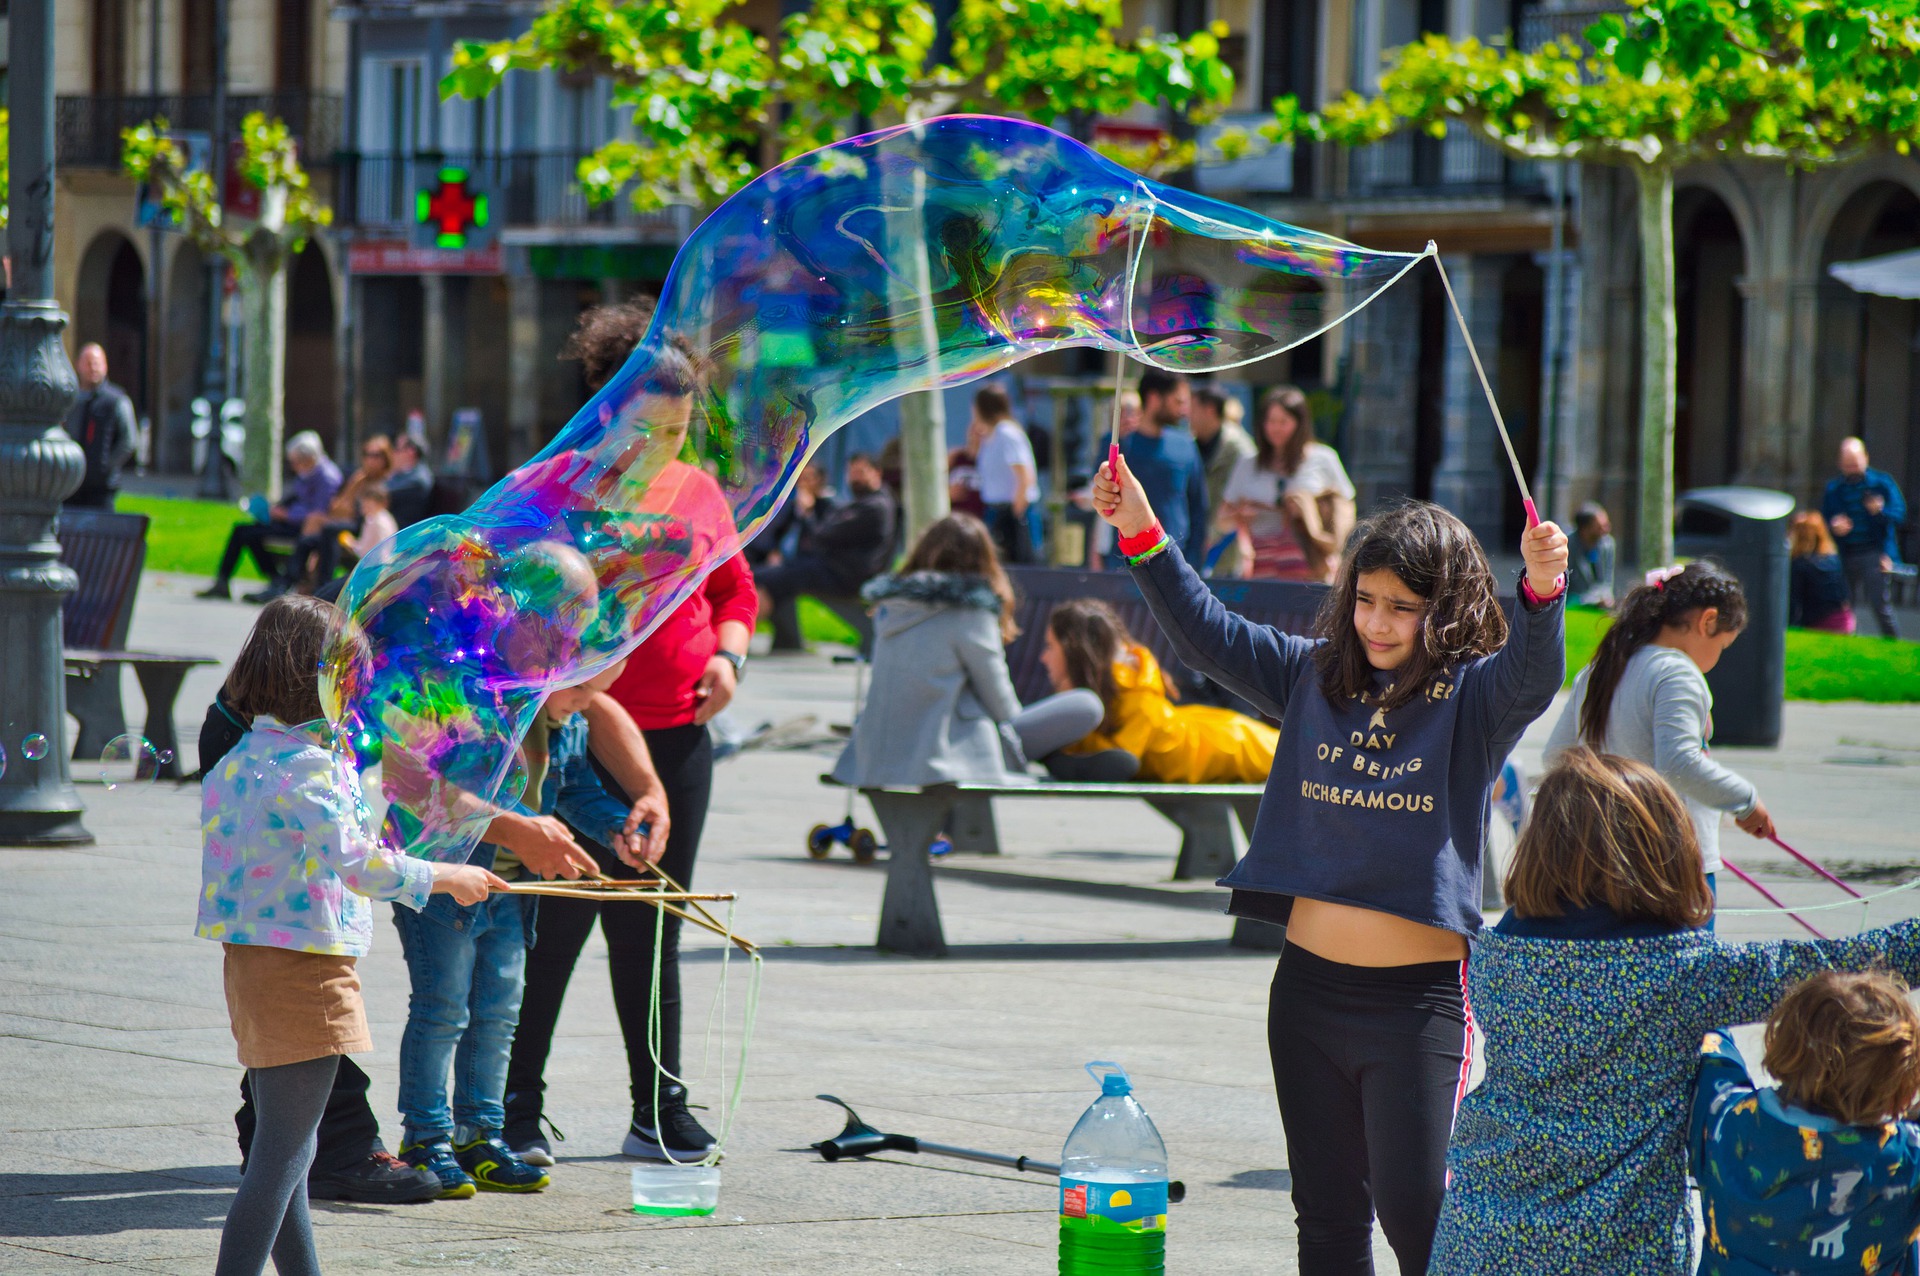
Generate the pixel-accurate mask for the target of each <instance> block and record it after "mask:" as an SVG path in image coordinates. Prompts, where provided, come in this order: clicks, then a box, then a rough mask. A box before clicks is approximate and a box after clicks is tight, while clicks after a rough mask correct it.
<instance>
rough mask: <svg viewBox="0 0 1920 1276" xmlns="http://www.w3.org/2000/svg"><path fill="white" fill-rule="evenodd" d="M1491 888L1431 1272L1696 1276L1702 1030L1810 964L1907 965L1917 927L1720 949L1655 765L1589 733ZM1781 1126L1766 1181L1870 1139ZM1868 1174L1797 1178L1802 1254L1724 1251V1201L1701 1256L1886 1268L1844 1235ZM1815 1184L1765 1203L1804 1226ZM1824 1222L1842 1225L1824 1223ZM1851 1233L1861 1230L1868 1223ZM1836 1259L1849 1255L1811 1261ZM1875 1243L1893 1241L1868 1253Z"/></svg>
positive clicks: (1906, 970)
mask: <svg viewBox="0 0 1920 1276" xmlns="http://www.w3.org/2000/svg"><path fill="white" fill-rule="evenodd" d="M1506 885H1507V891H1506V893H1507V898H1508V899H1509V900H1511V901H1512V904H1513V907H1512V909H1511V911H1509V912H1508V913H1507V915H1506V916H1505V917H1503V918H1502V919H1501V920H1500V922H1499V924H1498V925H1496V926H1493V927H1490V928H1489V929H1487V930H1483V931H1482V932H1480V936H1479V938H1478V940H1477V941H1476V942H1475V944H1474V950H1473V960H1472V961H1471V962H1470V963H1468V966H1467V988H1468V994H1469V997H1470V999H1471V1003H1472V1006H1473V1015H1474V1019H1475V1020H1476V1021H1477V1022H1478V1023H1479V1024H1480V1026H1481V1027H1482V1028H1483V1029H1484V1030H1485V1032H1486V1035H1487V1051H1486V1063H1487V1069H1486V1076H1485V1078H1484V1079H1483V1080H1482V1081H1481V1082H1480V1085H1479V1086H1478V1087H1477V1088H1475V1089H1474V1090H1473V1091H1472V1092H1471V1093H1470V1094H1468V1095H1467V1097H1466V1098H1465V1100H1463V1101H1462V1102H1461V1104H1460V1116H1459V1119H1458V1121H1456V1122H1455V1124H1454V1127H1453V1141H1452V1145H1451V1146H1450V1147H1449V1148H1448V1149H1447V1169H1448V1171H1449V1174H1450V1179H1449V1182H1448V1185H1447V1193H1446V1200H1445V1204H1444V1206H1443V1208H1442V1211H1441V1217H1440V1228H1439V1232H1438V1235H1437V1236H1436V1238H1435V1243H1434V1257H1433V1262H1432V1264H1431V1265H1430V1266H1429V1267H1428V1273H1429V1276H1483V1274H1484V1273H1499V1276H1526V1274H1527V1273H1538V1274H1539V1276H1566V1274H1567V1273H1580V1274H1581V1276H1585V1274H1586V1273H1589V1272H1592V1273H1605V1274H1606V1276H1690V1274H1691V1273H1692V1272H1693V1271H1694V1254H1693V1253H1692V1252H1691V1245H1690V1241H1691V1238H1692V1233H1693V1228H1692V1221H1691V1216H1690V1209H1689V1202H1688V1193H1687V1184H1686V1178H1687V1134H1688V1130H1689V1118H1690V1117H1691V1116H1692V1110H1693V1107H1694V1104H1695V1079H1696V1077H1697V1076H1698V1075H1699V1071H1700V1041H1701V1038H1702V1037H1703V1036H1708V1034H1710V1033H1711V1034H1712V1036H1711V1037H1710V1038H1709V1040H1710V1042H1713V1043H1714V1048H1715V1049H1718V1048H1719V1044H1718V1043H1720V1042H1723V1041H1725V1039H1726V1034H1725V1032H1724V1031H1722V1032H1714V1031H1713V1030H1714V1029H1715V1028H1717V1027H1718V1026H1719V1025H1721V1024H1730V1023H1752V1022H1754V1021H1755V1020H1758V1019H1760V1018H1763V1017H1764V1016H1766V1015H1767V1014H1768V1013H1770V1012H1771V1011H1772V1010H1773V1008H1774V1007H1775V1005H1777V1004H1779V1003H1780V1002H1781V1001H1783V1000H1785V999H1787V998H1788V996H1789V994H1790V993H1792V992H1793V990H1794V989H1795V987H1796V986H1798V985H1799V984H1800V983H1801V981H1803V980H1805V979H1807V978H1808V977H1809V976H1814V975H1819V974H1821V972H1823V971H1828V970H1835V969H1838V970H1874V969H1878V968H1891V969H1893V970H1896V971H1898V972H1900V973H1901V974H1902V975H1904V976H1905V977H1907V978H1909V979H1911V978H1916V977H1920V921H1912V920H1909V921H1902V922H1896V923H1894V924H1893V925H1891V926H1888V927H1885V928H1883V929H1879V930H1870V931H1863V932H1861V933H1860V934H1857V935H1851V936H1848V937H1847V938H1844V939H1812V940H1789V939H1778V940H1765V941H1761V942H1756V943H1746V944H1726V943H1721V942H1720V941H1719V940H1717V939H1715V938H1714V936H1713V934H1712V933H1711V932H1710V931H1708V930H1707V929H1706V922H1707V919H1708V918H1709V917H1710V916H1711V915H1712V907H1713V898H1712V896H1711V895H1710V894H1709V893H1708V891H1707V882H1706V872H1705V869H1704V868H1703V866H1702V864H1701V858H1700V843H1699V840H1698V838H1697V836H1696V834H1695V832H1694V822H1693V818H1692V816H1691V814H1690V812H1689V811H1688V809H1687V806H1686V804H1685V803H1683V802H1682V801H1681V799H1680V796H1679V794H1677V793H1676V792H1674V790H1673V788H1672V786H1671V785H1669V784H1668V783H1667V782H1666V781H1665V780H1663V779H1662V778H1661V777H1660V776H1659V775H1658V774H1657V773H1656V772H1654V770H1653V769H1652V768H1651V767H1647V766H1644V765H1642V764H1640V763H1638V762H1634V761H1632V760H1631V759H1628V758H1623V757H1619V756H1616V755H1608V754H1597V753H1594V752H1592V751H1590V750H1587V749H1584V748H1573V749H1569V750H1567V751H1566V753H1564V754H1563V755H1562V757H1561V760H1560V762H1559V763H1558V765H1556V766H1555V767H1554V768H1553V769H1551V770H1549V771H1548V772H1547V774H1546V775H1545V777H1543V778H1542V780H1541V782H1540V790H1539V792H1538V794H1537V795H1536V796H1535V797H1534V801H1533V813H1532V815H1531V817H1530V818H1529V820H1528V823H1527V826H1526V828H1525V829H1524V830H1522V832H1521V834H1520V840H1519V842H1518V843H1517V844H1516V845H1515V846H1514V851H1513V864H1512V867H1511V869H1510V871H1509V872H1508V875H1507V883H1506ZM1735 1057H1736V1058H1737V1056H1735ZM1703 1084H1706V1083H1703ZM1709 1088H1710V1087H1709ZM1909 1093H1910V1092H1909ZM1769 1101H1772V1100H1771V1099H1769ZM1904 1101H1905V1100H1904V1099H1903V1100H1902V1102H1903V1103H1904ZM1758 1102H1759V1100H1757V1099H1753V1098H1752V1096H1747V1097H1746V1098H1744V1099H1742V1098H1736V1099H1734V1100H1733V1101H1732V1102H1730V1103H1728V1104H1725V1105H1723V1106H1724V1107H1725V1108H1726V1109H1727V1110H1728V1111H1727V1112H1726V1113H1721V1114H1720V1115H1724V1116H1727V1117H1728V1119H1747V1116H1748V1115H1749V1114H1750V1113H1751V1112H1752V1111H1754V1110H1756V1109H1755V1104H1756V1103H1758ZM1803 1127H1804V1128H1805V1129H1806V1130H1807V1141H1805V1142H1802V1141H1801V1136H1800V1133H1799V1130H1800V1129H1801V1128H1803ZM1782 1129H1783V1130H1784V1131H1785V1133H1786V1134H1787V1135H1788V1136H1790V1140H1791V1146H1789V1147H1788V1148H1787V1149H1786V1150H1790V1151H1793V1152H1794V1154H1795V1155H1796V1156H1798V1157H1800V1158H1801V1159H1800V1160H1799V1161H1796V1162H1794V1165H1793V1167H1788V1166H1786V1165H1785V1164H1783V1163H1772V1164H1769V1165H1768V1166H1767V1167H1765V1173H1764V1174H1763V1178H1764V1179H1767V1180H1768V1181H1771V1179H1772V1178H1773V1177H1775V1176H1777V1175H1780V1174H1786V1173H1788V1172H1789V1170H1790V1169H1797V1168H1798V1167H1800V1166H1801V1165H1803V1164H1804V1165H1805V1166H1806V1168H1808V1169H1812V1168H1814V1165H1815V1163H1816V1162H1818V1161H1819V1160H1820V1158H1821V1157H1822V1156H1823V1155H1828V1154H1831V1153H1834V1152H1836V1151H1837V1150H1838V1145H1841V1144H1844V1143H1846V1142H1847V1141H1849V1140H1856V1139H1859V1138H1863V1137H1864V1138H1867V1139H1868V1142H1867V1143H1866V1145H1865V1146H1863V1147H1860V1148H1857V1149H1856V1152H1858V1153H1861V1154H1864V1153H1865V1152H1866V1151H1868V1150H1869V1149H1872V1148H1874V1147H1877V1146H1878V1144H1879V1140H1880V1136H1879V1134H1878V1132H1875V1133H1873V1134H1871V1135H1865V1136H1863V1135H1861V1134H1860V1133H1859V1131H1858V1130H1857V1128H1855V1127H1849V1126H1848V1125H1847V1123H1846V1122H1844V1121H1842V1120H1839V1119H1838V1118H1835V1117H1831V1116H1826V1117H1819V1118H1816V1117H1815V1116H1813V1115H1812V1114H1806V1116H1805V1117H1804V1119H1803V1120H1801V1121H1800V1122H1799V1124H1798V1125H1791V1124H1789V1125H1783V1126H1782ZM1888 1130H1889V1133H1888V1134H1887V1147H1888V1148H1892V1147H1893V1144H1894V1143H1896V1142H1899V1143H1900V1149H1897V1150H1899V1151H1900V1154H1901V1155H1905V1156H1911V1155H1912V1153H1911V1152H1908V1151H1905V1150H1904V1149H1906V1148H1908V1147H1910V1146H1912V1145H1911V1144H1909V1143H1905V1142H1901V1141H1902V1140H1905V1139H1907V1135H1906V1134H1905V1133H1904V1132H1903V1131H1904V1127H1898V1128H1896V1127H1892V1126H1889V1127H1888ZM1896 1134H1897V1135H1898V1138H1896V1137H1895V1135H1896ZM1883 1150H1884V1149H1883ZM1892 1155H1893V1153H1892V1152H1889V1153H1888V1156H1892ZM1849 1172H1851V1171H1849ZM1861 1173H1862V1178H1860V1179H1854V1180H1850V1181H1849V1182H1841V1181H1838V1180H1836V1179H1834V1178H1832V1177H1831V1176H1829V1177H1828V1178H1825V1179H1822V1180H1821V1181H1820V1182H1819V1183H1818V1184H1813V1185H1812V1186H1814V1187H1817V1188H1818V1192H1819V1195H1818V1197H1817V1202H1816V1203H1817V1205H1818V1207H1819V1209H1820V1210H1823V1211H1829V1213H1827V1214H1823V1215H1820V1218H1821V1220H1822V1221H1823V1225H1822V1226H1821V1227H1819V1228H1815V1229H1813V1230H1811V1231H1808V1232H1807V1233H1806V1234H1805V1235H1802V1236H1800V1237H1799V1241H1800V1248H1799V1250H1798V1255H1797V1262H1796V1263H1795V1264H1788V1265H1783V1266H1781V1267H1778V1268H1772V1267H1766V1266H1756V1265H1752V1264H1749V1265H1747V1266H1741V1265H1739V1264H1738V1263H1736V1262H1734V1261H1733V1260H1732V1259H1731V1258H1730V1257H1729V1256H1727V1254H1726V1253H1725V1251H1727V1250H1729V1249H1731V1248H1732V1247H1731V1246H1730V1245H1728V1244H1725V1243H1724V1242H1725V1241H1726V1238H1727V1232H1728V1218H1727V1216H1726V1214H1725V1213H1724V1212H1719V1211H1717V1218H1718V1228H1719V1230H1718V1232H1717V1233H1716V1232H1714V1231H1713V1230H1712V1228H1711V1227H1710V1228H1709V1231H1708V1246H1709V1254H1708V1258H1709V1260H1711V1261H1709V1263H1708V1264H1707V1265H1706V1266H1704V1267H1702V1268H1701V1269H1700V1270H1702V1271H1704V1272H1710V1273H1712V1272H1717V1273H1720V1274H1721V1276H1756V1274H1757V1273H1760V1272H1767V1271H1782V1272H1785V1271H1797V1272H1801V1273H1805V1274H1807V1276H1811V1274H1812V1273H1815V1272H1829V1271H1831V1272H1840V1271H1848V1272H1852V1273H1860V1272H1862V1271H1863V1270H1864V1271H1865V1272H1868V1273H1871V1272H1873V1271H1876V1270H1880V1269H1879V1268H1876V1267H1872V1266H1867V1267H1865V1268H1864V1269H1863V1267H1862V1260H1863V1258H1865V1257H1866V1256H1867V1255H1866V1253H1865V1251H1864V1250H1863V1248H1862V1246H1861V1245H1860V1244H1859V1243H1857V1240H1856V1239H1855V1238H1853V1237H1847V1236H1845V1235H1844V1233H1845V1231H1846V1228H1845V1226H1844V1225H1845V1224H1847V1223H1848V1222H1849V1216H1847V1214H1846V1211H1848V1210H1850V1209H1851V1208H1852V1206H1853V1205H1854V1204H1856V1203H1857V1201H1858V1199H1859V1197H1858V1191H1859V1190H1860V1189H1861V1188H1862V1185H1863V1183H1865V1182H1866V1181H1867V1180H1866V1177H1865V1171H1864V1170H1862V1171H1861ZM1700 1178H1701V1180H1702V1182H1703V1183H1706V1182H1707V1180H1708V1175H1707V1173H1706V1172H1704V1171H1703V1172H1701V1174H1700ZM1878 1181H1879V1180H1874V1182H1878ZM1809 1183H1810V1180H1801V1186H1800V1188H1799V1189H1796V1190H1797V1191H1798V1192H1799V1195H1797V1196H1796V1195H1793V1194H1792V1193H1791V1192H1783V1193H1782V1194H1781V1198H1780V1203H1779V1214H1778V1217H1779V1218H1781V1219H1784V1218H1786V1217H1788V1216H1789V1213H1790V1212H1791V1211H1792V1210H1794V1209H1795V1208H1797V1209H1798V1211H1799V1213H1798V1216H1799V1217H1800V1218H1801V1219H1802V1221H1803V1222H1804V1223H1807V1224H1809V1225H1810V1224H1811V1223H1812V1222H1813V1221H1814V1212H1813V1211H1812V1210H1811V1209H1810V1207H1809V1206H1808V1205H1807V1202H1808V1201H1809V1200H1812V1199H1814V1198H1813V1197H1812V1196H1811V1195H1810V1192H1809ZM1740 1190H1741V1191H1744V1192H1748V1193H1758V1192H1760V1191H1762V1188H1761V1187H1760V1185H1758V1184H1754V1183H1752V1182H1748V1183H1747V1184H1745V1185H1744V1186H1742V1187H1741V1188H1740ZM1883 1204H1884V1203H1883ZM1889 1208H1890V1207H1889ZM1756 1217H1758V1215H1756ZM1873 1217H1876V1218H1879V1219H1880V1221H1881V1223H1884V1222H1885V1220H1886V1218H1887V1217H1890V1214H1889V1213H1888V1209H1885V1208H1883V1209H1882V1210H1881V1211H1880V1213H1879V1214H1877V1215H1873ZM1900 1217H1901V1218H1902V1219H1906V1218H1907V1217H1908V1215H1907V1214H1905V1213H1903V1214H1901V1216H1900ZM1879 1226H1880V1223H1876V1224H1874V1227H1876V1228H1877V1227H1879ZM1902 1226H1905V1223H1902ZM1836 1228H1839V1229H1840V1232H1841V1233H1842V1234H1841V1235H1831V1236H1829V1235H1828V1233H1832V1232H1833V1231H1834V1230H1835V1229H1836ZM1855 1230H1856V1232H1857V1233H1864V1232H1866V1231H1867V1230H1868V1228H1867V1224H1866V1221H1865V1218H1864V1217H1863V1218H1862V1219H1861V1220H1860V1221H1859V1222H1858V1223H1856V1224H1855ZM1875 1234H1876V1235H1878V1234H1879V1233H1878V1232H1876V1233H1875ZM1716 1237H1717V1238H1718V1239H1717V1240H1716ZM1816 1238H1818V1239H1819V1240H1820V1244H1819V1246H1818V1247H1813V1244H1814V1241H1815V1240H1816ZM1716 1247H1717V1248H1716ZM1836 1257H1844V1258H1845V1260H1846V1261H1845V1262H1843V1263H1836V1262H1829V1261H1823V1260H1827V1259H1831V1258H1836ZM1874 1257H1875V1261H1876V1262H1879V1261H1883V1260H1884V1261H1888V1262H1890V1261H1891V1257H1892V1256H1891V1252H1890V1251H1887V1250H1886V1249H1884V1247H1883V1248H1882V1249H1881V1250H1879V1251H1877V1252H1876V1253H1875V1255H1874ZM1715 1262H1717V1263H1719V1264H1720V1265H1719V1266H1714V1263H1715Z"/></svg>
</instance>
